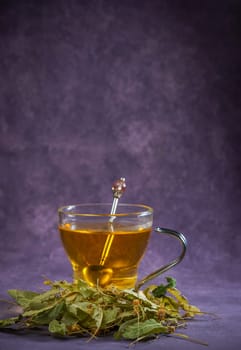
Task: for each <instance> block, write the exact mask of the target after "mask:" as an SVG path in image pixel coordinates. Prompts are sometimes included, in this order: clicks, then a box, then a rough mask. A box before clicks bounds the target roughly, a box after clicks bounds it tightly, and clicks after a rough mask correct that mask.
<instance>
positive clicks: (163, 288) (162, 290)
mask: <svg viewBox="0 0 241 350" xmlns="http://www.w3.org/2000/svg"><path fill="white" fill-rule="evenodd" d="M166 280H167V284H166V285H164V284H160V286H158V287H156V288H155V289H154V290H153V291H152V294H153V295H154V297H156V298H161V297H162V296H164V295H166V292H167V290H168V288H174V287H175V286H176V280H175V279H174V278H172V277H166Z"/></svg>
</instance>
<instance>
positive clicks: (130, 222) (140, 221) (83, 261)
mask: <svg viewBox="0 0 241 350" xmlns="http://www.w3.org/2000/svg"><path fill="white" fill-rule="evenodd" d="M110 210H111V203H107V204H101V203H96V204H78V205H70V206H65V207H62V208H60V209H59V210H58V214H59V231H60V237H61V240H62V244H63V247H64V249H65V252H66V254H67V256H68V258H69V260H70V262H71V265H72V268H73V278H74V280H76V279H82V280H85V281H86V282H87V283H88V284H89V285H91V286H94V285H99V286H101V287H106V286H108V285H110V284H113V285H115V286H116V287H117V288H121V289H126V288H133V287H136V286H137V285H138V287H140V286H141V285H142V284H144V283H146V282H147V281H149V280H150V279H152V278H154V277H156V276H157V275H159V274H160V273H162V272H164V271H166V270H167V269H169V268H170V267H172V266H174V265H176V264H177V263H178V262H180V260H181V259H182V258H183V256H184V254H185V249H184V248H183V252H182V255H181V256H180V257H179V258H178V259H176V260H175V261H173V262H171V263H170V264H168V265H166V266H164V267H163V268H161V269H159V270H157V271H155V272H154V273H152V274H151V275H148V276H147V277H146V278H144V279H143V280H141V281H140V282H137V272H138V266H139V264H140V261H141V259H142V257H143V256H144V253H145V250H146V248H147V245H148V241H149V238H150V234H151V231H152V222H153V209H152V208H151V207H148V206H145V205H139V204H122V203H120V204H119V205H118V208H117V212H116V213H115V214H114V215H111V214H109V212H110ZM156 230H157V229H156ZM159 230H164V232H163V233H168V232H167V231H166V230H168V229H160V228H159ZM169 231H171V234H173V232H174V235H175V236H176V238H179V239H180V237H179V235H182V234H179V233H177V232H176V231H172V230H169ZM159 233H161V232H159ZM169 234H170V232H169ZM177 235H178V237H177ZM183 238H184V239H185V237H184V236H183ZM182 243H183V241H182ZM184 243H185V242H184ZM184 243H183V247H184V246H185V248H186V245H185V244H184ZM177 260H178V261H177Z"/></svg>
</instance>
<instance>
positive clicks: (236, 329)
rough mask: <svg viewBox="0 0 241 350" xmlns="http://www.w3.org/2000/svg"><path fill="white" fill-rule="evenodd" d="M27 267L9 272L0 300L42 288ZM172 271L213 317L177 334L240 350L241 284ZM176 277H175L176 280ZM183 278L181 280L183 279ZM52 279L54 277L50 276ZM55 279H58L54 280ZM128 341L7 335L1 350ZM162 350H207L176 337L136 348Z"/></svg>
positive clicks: (120, 345)
mask: <svg viewBox="0 0 241 350" xmlns="http://www.w3.org/2000/svg"><path fill="white" fill-rule="evenodd" d="M26 268H27V267H26V266H24V265H21V266H19V267H18V268H17V271H16V272H14V271H13V270H11V269H9V271H8V274H5V276H4V277H5V278H4V279H5V281H6V283H5V285H4V279H2V280H1V283H0V287H1V298H6V296H7V293H6V290H5V289H4V288H6V287H7V288H16V286H17V287H18V288H19V289H21V288H22V289H24V286H25V287H26V288H25V289H30V290H34V289H39V288H41V287H42V280H41V278H39V279H38V277H36V275H34V273H32V274H31V273H29V272H27V273H26ZM177 270H178V271H179V273H177V271H176V272H175V271H173V274H174V275H175V277H176V278H177V287H178V283H179V289H180V290H181V291H182V293H183V294H184V295H185V296H186V297H187V298H188V300H189V302H190V303H192V304H194V305H196V306H198V307H199V308H200V309H201V310H202V311H205V312H209V313H211V314H212V313H213V314H215V315H205V316H201V317H197V318H196V319H194V320H192V321H190V322H188V324H187V327H186V328H185V329H180V330H178V332H180V333H184V334H187V335H188V336H190V337H191V338H194V339H197V340H200V341H203V342H206V343H208V349H210V350H222V349H225V350H226V349H227V348H230V349H232V350H236V349H237V350H238V349H240V345H241V332H240V324H241V293H240V290H241V284H240V283H236V282H230V281H228V280H226V281H223V280H222V281H221V280H218V281H213V282H212V283H207V282H206V281H205V280H204V279H202V278H200V277H199V278H197V277H195V275H194V273H193V271H191V270H182V269H181V268H180V269H178V268H177ZM176 275H178V277H177V276H176ZM182 276H183V277H182ZM52 277H53V276H52ZM57 277H58V276H57ZM0 310H1V311H0V314H1V318H3V317H5V316H7V315H9V311H8V310H7V307H6V304H4V303H1V309H0ZM129 345H130V342H129V341H115V340H114V339H113V338H112V337H111V336H108V337H104V338H97V339H94V340H91V341H88V338H68V339H59V338H54V337H52V336H50V335H49V334H48V333H47V332H42V331H39V332H38V331H31V332H30V331H9V330H4V331H1V332H0V349H1V350H13V349H25V350H28V349H29V350H30V349H35V350H42V349H58V350H61V349H66V347H68V349H69V350H72V349H73V350H74V349H88V350H94V349H95V350H96V349H103V350H104V349H105V350H106V349H113V348H114V349H127V348H128V347H129ZM147 347H148V349H165V348H168V349H169V350H176V349H177V350H182V349H183V350H184V349H185V350H188V349H197V350H198V349H205V348H206V346H204V345H200V344H196V343H192V342H190V341H187V340H183V339H180V338H175V337H166V336H161V337H160V338H159V339H156V340H152V341H148V342H140V343H138V344H137V345H136V348H137V349H140V350H141V349H146V348H147Z"/></svg>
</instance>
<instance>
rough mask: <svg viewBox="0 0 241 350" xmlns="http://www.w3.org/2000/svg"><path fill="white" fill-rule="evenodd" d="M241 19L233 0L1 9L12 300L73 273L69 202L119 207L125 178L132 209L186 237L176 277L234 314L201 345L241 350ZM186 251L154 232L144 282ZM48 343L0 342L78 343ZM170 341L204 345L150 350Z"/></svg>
mask: <svg viewBox="0 0 241 350" xmlns="http://www.w3.org/2000/svg"><path fill="white" fill-rule="evenodd" d="M240 23H241V2H240V1H235V0H230V1H216V0H215V1H186V0H184V1H177V0H176V1H167V0H163V1H155V0H152V1H135V0H134V1H131V0H129V1H97V0H96V1H87V0H86V1H77V0H76V1H73V0H70V1H64V0H59V1H57V0H56V1H53V0H51V1H47V0H46V1H45V0H44V1H33V0H32V1H27V0H26V1H25V0H21V1H17V0H16V1H14V0H5V1H4V0H1V1H0V128H1V137H0V162H1V163H0V164H1V165H0V166H1V177H0V203H1V207H0V219H1V221H0V222H1V231H0V235H1V240H0V264H1V265H0V266H1V278H0V292H1V294H2V295H5V292H6V290H7V289H8V288H39V286H41V283H42V275H43V274H45V275H47V276H48V277H50V278H70V277H71V268H70V265H69V263H68V261H67V258H66V256H65V254H64V252H63V249H62V246H61V244H60V240H59V235H58V232H57V208H58V207H59V206H62V205H66V204H75V203H81V202H87V201H88V202H91V201H97V202H99V201H104V202H106V201H111V199H112V194H111V184H112V182H113V181H114V180H115V179H116V178H119V177H120V176H124V177H125V178H126V180H127V185H128V190H127V191H126V193H125V197H123V199H122V201H123V202H135V203H137V202H138V203H143V204H148V205H151V206H153V208H154V210H155V225H161V226H164V227H170V228H173V229H176V230H180V231H182V232H183V233H184V234H185V235H186V237H187V239H188V243H189V246H188V252H187V255H186V258H185V259H184V261H183V262H182V263H181V264H180V265H179V266H178V267H176V268H174V269H173V271H172V272H170V273H169V274H170V275H172V276H174V277H176V278H177V280H178V286H179V287H180V288H181V289H182V290H183V291H184V292H185V294H186V295H188V297H189V298H190V299H191V300H192V301H194V302H195V303H196V304H199V305H200V306H201V307H205V308H206V309H208V311H214V312H217V313H219V314H221V316H222V321H219V322H221V323H219V324H218V323H217V322H218V321H212V322H211V323H206V324H205V322H202V323H201V325H200V324H198V325H197V324H195V325H194V326H192V329H191V332H190V333H191V334H190V335H193V334H195V335H196V336H197V337H199V338H200V337H201V338H202V339H204V340H205V338H208V341H209V342H210V347H209V348H210V350H213V349H216V348H219V349H226V347H224V348H222V346H224V345H225V344H226V343H225V339H227V337H228V339H229V340H228V341H229V342H231V343H229V345H230V344H231V345H233V348H232V347H230V348H232V349H238V348H239V345H240V344H241V338H240V336H239V334H240V332H238V331H236V330H237V324H240V322H241V320H240V316H238V315H240V313H241V311H238V310H240V303H241V301H240V295H241V293H240V286H241V285H240V282H239V280H240V263H241V257H240V248H241V244H240V226H241V187H240V185H241V181H240V180H241V167H240V158H241V156H240V155H241V147H240V138H241V123H240V109H241V108H240V107H241V102H240V101H241V99H240V87H241V81H240V63H241V60H240V58H241V48H240V43H241V41H240V39H241V35H240V34H241V33H240V32H241V30H240ZM178 248H179V246H178V243H176V242H172V241H171V239H168V238H163V239H160V238H159V237H158V238H157V237H155V236H153V238H152V241H151V244H150V247H149V250H148V252H147V254H146V257H145V259H144V261H143V264H142V266H141V269H140V274H144V273H145V272H147V271H150V270H153V268H154V265H155V266H156V267H158V266H159V265H160V264H161V263H163V262H167V260H168V259H170V257H174V256H175V254H177V252H178ZM159 255H160V256H159ZM159 280H161V281H162V280H163V279H159ZM156 282H158V281H156ZM237 303H239V306H238V307H239V309H238V308H237V306H236V304H237ZM235 315H236V316H235ZM235 317H236V318H235ZM237 317H239V318H238V319H237ZM227 321H228V322H227ZM215 322H216V323H215ZM222 322H223V323H222ZM232 322H233V323H232ZM195 327H196V328H195ZM215 327H216V328H215ZM235 327H236V328H235ZM200 329H202V330H201V331H200ZM223 329H225V332H223V331H222V330H223ZM212 330H213V331H212ZM46 339H47V340H46ZM46 339H45V341H43V340H40V338H31V337H30V335H24V336H22V337H17V338H16V336H15V335H12V334H10V335H9V334H7V333H0V349H3V348H4V349H5V350H8V349H14V348H17V347H19V346H20V345H19V344H20V343H19V342H20V341H21V342H22V343H21V344H22V345H21V347H22V348H24V349H32V348H34V349H36V350H39V349H42V348H43V347H44V346H45V347H46V341H48V342H49V344H51V345H50V347H51V349H52V348H54V347H56V348H57V347H58V349H62V348H63V349H64V347H65V343H61V342H60V341H59V340H49V339H48V338H46ZM162 341H164V344H166V346H169V349H170V350H172V349H176V348H178V349H182V347H183V349H184V348H185V349H193V347H197V348H198V347H200V346H198V345H195V346H194V345H193V344H191V345H190V344H187V343H185V342H182V341H180V340H179V341H178V340H172V339H166V338H165V340H160V342H157V343H151V344H149V345H148V347H150V348H151V349H154V348H156V346H157V347H159V346H161V345H162ZM78 342H81V341H80V340H77V341H75V340H73V342H72V343H71V342H68V347H71V344H73V347H74V349H75V348H76V349H77V347H78V346H79V344H78ZM232 342H233V343H232ZM1 344H3V345H1ZM17 344H18V345H17ZM77 344H78V345H77ZM84 344H85V343H83V344H82V345H81V346H82V349H83V348H84V347H83V346H86V348H88V349H89V348H90V349H91V348H92V345H91V343H90V344H88V346H87V345H84ZM1 346H2V347H1ZM93 346H94V347H95V348H96V347H98V348H99V349H102V348H103V349H107V348H108V347H109V348H110V349H112V348H113V347H115V348H117V347H119V348H122V347H123V348H126V346H127V345H126V343H120V344H119V345H117V344H116V343H112V342H111V341H104V340H100V341H99V342H94V345H93ZM143 346H144V345H143ZM225 346H226V345H225ZM140 348H141V349H142V348H143V347H142V345H140Z"/></svg>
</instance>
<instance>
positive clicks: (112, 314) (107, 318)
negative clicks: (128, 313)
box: [102, 305, 120, 326]
mask: <svg viewBox="0 0 241 350" xmlns="http://www.w3.org/2000/svg"><path fill="white" fill-rule="evenodd" d="M119 313H120V308H119V307H115V306H114V305H113V307H112V308H108V309H104V310H103V319H102V324H103V326H108V325H111V324H113V323H114V322H115V321H116V320H117V319H118V315H119Z"/></svg>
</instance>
